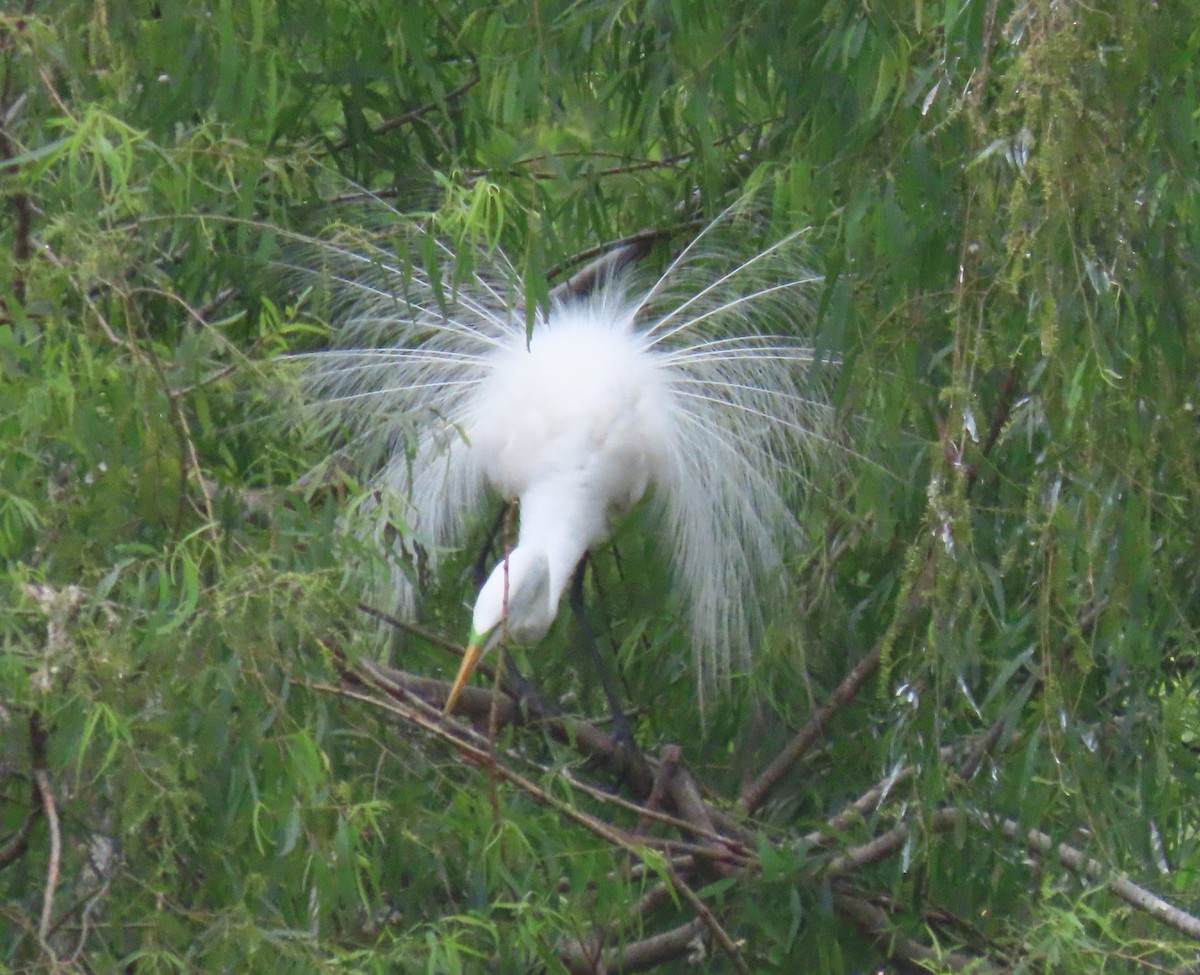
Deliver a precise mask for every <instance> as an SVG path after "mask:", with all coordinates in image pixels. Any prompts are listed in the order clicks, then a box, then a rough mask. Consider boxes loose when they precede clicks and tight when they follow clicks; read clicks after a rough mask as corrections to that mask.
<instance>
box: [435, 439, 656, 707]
mask: <svg viewBox="0 0 1200 975" xmlns="http://www.w3.org/2000/svg"><path fill="white" fill-rule="evenodd" d="M589 466H590V465H589V464H587V463H586V462H585V463H583V464H581V465H579V466H578V467H574V468H570V469H568V470H567V471H564V472H559V473H557V474H556V476H554V477H553V478H547V479H546V480H543V481H539V482H537V483H536V484H533V485H531V486H530V487H529V489H528V490H527V491H526V492H525V493H524V494H522V495H521V530H520V533H519V535H518V538H517V545H516V547H515V548H514V549H513V550H512V551H511V552H510V553H509V554H508V556H507V558H506V559H505V560H503V561H501V562H500V564H499V565H497V566H496V568H495V569H493V570H492V574H491V575H490V576H489V577H488V580H487V582H486V583H484V585H483V588H482V589H480V591H479V597H478V599H477V600H476V601H475V611H474V614H473V617H472V622H471V636H470V639H469V640H468V641H467V650H466V653H465V654H464V655H463V660H462V664H461V666H460V667H459V669H458V674H457V676H456V677H455V678H454V684H453V685H452V686H451V688H450V693H449V694H448V695H447V697H446V706H445V713H446V714H450V713H451V712H452V711H453V709H454V705H455V704H456V703H457V702H458V698H459V696H460V695H461V694H462V689H463V687H465V686H466V683H467V681H468V680H469V679H470V676H471V673H472V672H473V671H474V670H475V667H476V665H477V664H478V663H479V660H480V659H481V658H482V657H483V655H484V654H485V653H486V652H487V651H489V650H491V649H492V647H494V646H495V645H496V644H497V643H499V642H500V638H501V637H502V636H503V635H504V633H505V631H506V630H507V633H508V634H509V635H511V636H512V637H513V639H515V640H518V641H520V642H522V643H535V642H537V641H538V640H540V639H541V638H542V637H543V636H545V635H546V631H547V630H549V629H550V625H551V624H552V623H553V622H554V617H555V615H556V614H557V612H558V603H559V600H560V599H561V598H562V594H563V591H564V590H565V589H566V588H567V583H568V582H570V579H571V573H572V572H573V571H574V570H575V567H576V566H577V565H578V564H579V562H580V560H581V559H582V558H583V556H584V554H585V553H586V552H587V550H588V549H589V548H590V547H591V546H592V545H594V544H596V543H597V542H600V541H602V540H603V539H604V538H605V537H606V536H607V534H608V519H607V517H606V516H605V512H606V509H607V508H608V507H610V506H611V499H610V496H609V492H607V491H602V492H600V493H601V494H602V497H600V498H597V497H596V494H597V491H596V488H597V487H598V486H600V485H597V484H596V482H595V480H594V478H592V477H590V476H589V475H590V473H591V472H590V471H588V467H589ZM644 490H645V485H644V484H642V486H641V488H640V490H638V492H637V493H638V496H640V494H641V493H642V492H643V491H644ZM624 494H625V497H623V498H622V499H621V500H622V502H628V501H629V498H628V495H629V491H628V490H626V491H625V492H624ZM636 500H637V498H634V499H633V501H636ZM598 502H599V503H598ZM506 614H507V615H506ZM506 619H507V625H505V622H506Z"/></svg>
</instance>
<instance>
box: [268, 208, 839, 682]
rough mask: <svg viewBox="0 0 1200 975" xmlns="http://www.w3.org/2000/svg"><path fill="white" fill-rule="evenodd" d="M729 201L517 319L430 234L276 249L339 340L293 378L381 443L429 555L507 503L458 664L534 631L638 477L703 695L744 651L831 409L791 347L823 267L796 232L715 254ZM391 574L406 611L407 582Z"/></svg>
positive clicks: (729, 232) (807, 363) (627, 501)
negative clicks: (466, 651) (510, 506)
mask: <svg viewBox="0 0 1200 975" xmlns="http://www.w3.org/2000/svg"><path fill="white" fill-rule="evenodd" d="M745 210H746V208H745V207H744V206H738V207H734V208H733V209H731V210H730V211H727V212H726V214H724V215H723V216H722V217H721V218H719V219H718V220H717V221H716V222H714V224H712V225H710V227H709V228H708V229H707V230H706V231H705V232H704V233H702V234H701V235H700V236H699V237H698V238H697V239H696V240H694V241H693V242H692V243H691V244H690V245H689V246H688V247H687V248H686V249H685V250H684V251H683V253H681V254H680V256H679V257H678V258H676V260H675V261H674V262H673V263H672V264H671V266H670V267H669V268H668V269H667V271H666V273H665V274H664V275H663V276H662V277H661V278H659V279H658V280H657V282H655V283H654V284H653V285H652V286H651V287H649V288H648V289H646V290H644V291H643V292H641V293H638V292H636V291H635V289H634V284H633V281H632V279H631V278H629V277H628V276H625V277H622V278H617V279H612V278H610V279H607V280H603V281H601V282H600V284H599V286H598V287H597V288H596V289H595V290H594V291H593V292H592V293H591V294H590V295H589V296H587V297H585V298H579V299H570V300H562V301H558V300H556V301H554V302H553V303H552V305H551V307H550V308H549V310H548V311H547V312H541V311H539V312H538V313H536V314H534V315H533V319H532V326H531V327H527V323H526V317H525V316H524V315H523V314H522V313H521V312H520V310H519V309H517V308H515V307H514V306H515V303H514V302H513V301H511V300H510V299H509V297H508V295H509V294H510V293H511V290H512V289H511V283H512V281H513V280H514V275H512V274H511V269H510V268H508V267H507V265H506V264H504V262H503V260H502V258H500V259H497V267H498V272H499V273H496V274H491V275H489V274H488V273H485V272H483V271H480V270H476V271H474V272H473V273H472V274H471V275H470V276H469V277H468V279H467V280H465V281H463V282H459V283H457V284H454V285H450V284H449V283H447V284H445V285H442V284H440V283H439V282H440V281H442V280H444V281H446V282H450V281H452V280H453V260H452V255H450V254H449V252H448V251H446V250H445V249H444V248H442V249H441V251H440V253H441V259H443V260H444V264H445V266H444V267H440V268H436V269H434V270H435V276H431V275H430V274H429V273H427V272H426V271H423V270H421V269H420V268H419V267H408V266H407V265H405V264H403V263H402V262H400V261H398V260H397V259H396V258H395V256H394V255H393V253H392V252H391V251H388V250H384V249H381V248H378V247H364V246H362V245H361V244H357V245H355V246H352V247H351V246H339V245H336V244H331V243H318V242H316V241H311V240H310V241H308V242H307V244H308V248H307V253H306V254H305V255H303V256H302V257H301V258H300V259H299V260H292V261H291V262H290V263H289V265H288V266H289V267H291V268H292V269H293V270H296V271H300V272H302V273H304V274H306V275H320V276H321V277H322V280H323V281H324V282H325V283H326V284H327V285H328V286H329V287H330V288H331V290H332V293H333V295H334V298H335V308H336V321H335V322H334V325H335V326H336V330H337V332H336V334H337V338H338V344H339V347H338V348H335V349H332V350H330V351H327V352H322V353H317V354H314V355H312V356H308V357H306V360H307V362H306V365H307V369H306V376H307V385H308V391H309V393H310V394H311V396H312V398H313V401H314V402H315V403H317V404H318V405H319V407H321V408H322V409H324V410H326V411H330V412H332V413H333V414H335V415H336V417H337V420H338V422H339V423H340V424H342V425H343V427H344V428H345V429H347V430H348V431H349V433H350V445H351V449H352V451H357V452H358V453H359V455H360V456H362V457H364V458H367V457H370V456H382V464H381V467H380V469H379V472H378V474H377V475H376V483H377V486H378V487H379V488H380V489H382V490H386V491H390V492H394V493H395V494H396V495H398V496H399V497H400V498H402V499H404V502H403V503H404V504H405V505H406V506H407V507H406V510H407V512H408V519H407V520H408V524H409V527H410V528H411V530H412V531H413V532H414V533H415V535H416V537H417V539H418V540H419V541H421V542H422V544H423V545H424V547H425V549H426V550H427V552H428V553H429V556H430V560H431V563H432V567H433V568H434V569H436V564H437V560H438V556H439V554H440V553H441V552H442V551H443V550H444V549H445V548H447V547H454V546H458V545H461V544H462V543H463V541H464V540H465V537H466V535H467V534H468V532H469V530H470V529H471V527H472V526H473V525H474V524H475V522H476V519H477V517H478V515H479V514H480V510H481V508H482V505H483V501H484V499H485V496H486V494H487V491H488V489H489V488H491V489H494V490H495V491H496V492H498V493H499V494H500V495H502V496H503V497H505V498H508V499H513V500H518V501H519V502H520V530H519V536H518V541H517V545H516V547H515V548H514V549H513V551H512V553H511V554H510V556H509V558H508V560H507V568H506V567H505V564H504V562H503V561H502V562H501V563H500V564H499V565H498V566H497V567H496V569H495V570H494V571H493V573H492V575H491V577H490V578H489V579H488V581H487V583H486V584H485V585H484V587H483V589H482V590H481V591H480V594H479V597H478V599H477V601H476V605H475V610H474V616H473V632H472V643H473V644H474V645H475V650H474V654H475V656H474V659H477V656H478V653H479V652H480V651H481V650H482V649H484V648H486V647H487V646H490V645H491V643H494V642H495V639H496V637H497V635H498V634H499V633H500V632H501V631H502V630H506V631H507V632H508V633H509V635H510V636H512V637H513V638H515V639H520V640H525V641H536V640H538V639H540V638H541V637H542V636H544V635H545V633H546V631H547V630H548V628H549V627H550V625H551V623H552V622H553V620H554V617H555V614H556V612H557V608H558V603H559V598H560V597H561V595H562V593H563V591H564V589H565V587H566V586H567V584H568V582H569V580H570V577H571V573H572V571H573V570H574V568H575V567H576V565H577V564H578V563H579V561H580V560H581V559H582V557H583V555H584V554H585V553H586V552H587V551H588V550H589V548H591V547H593V546H595V545H596V544H598V543H600V542H602V541H604V540H605V539H606V538H607V537H608V535H609V532H610V529H611V526H612V524H613V521H614V519H617V518H619V517H620V515H622V514H623V513H625V512H627V511H628V510H629V509H630V508H631V507H632V506H633V505H635V504H636V503H637V502H638V501H639V500H640V499H641V498H642V497H643V496H644V495H645V494H646V493H647V491H649V490H651V489H652V491H651V493H652V495H653V498H654V504H655V505H656V506H657V507H658V509H659V514H660V518H659V529H658V537H659V540H660V544H661V548H662V550H663V554H664V555H665V556H666V558H667V559H668V560H669V561H670V563H671V565H672V567H673V573H674V579H673V581H674V584H675V586H676V587H677V589H678V590H679V593H680V595H681V596H682V598H683V602H684V604H685V605H686V607H687V612H688V615H689V617H690V623H691V627H690V630H691V638H692V641H693V644H694V646H695V650H696V659H697V665H698V676H699V679H700V681H701V687H703V686H704V684H705V683H707V682H709V681H711V680H712V679H714V678H721V677H722V676H725V675H728V674H729V673H730V671H731V670H732V669H734V668H735V667H737V666H739V665H741V664H742V663H744V662H745V660H746V658H747V654H748V652H749V649H750V647H751V646H752V643H753V641H754V640H755V639H757V637H758V635H759V633H760V631H761V623H762V620H763V617H764V608H765V607H766V605H767V604H768V603H769V602H770V601H771V600H772V599H773V598H776V597H778V596H779V595H780V594H781V593H782V592H783V581H784V579H783V575H784V573H783V571H782V559H783V555H784V552H785V551H786V549H787V548H788V547H789V544H790V543H791V542H793V541H794V540H795V539H796V537H797V534H798V528H797V524H796V521H795V519H794V517H793V516H792V514H791V511H790V508H789V502H788V499H787V496H788V495H791V494H793V493H794V492H793V488H794V487H795V486H796V485H798V484H800V483H801V482H802V481H803V480H804V476H805V463H804V462H805V460H806V459H807V457H808V455H809V454H810V452H811V451H812V450H813V449H814V448H815V447H817V446H819V445H820V444H822V443H823V442H824V441H825V439H826V437H825V433H824V429H825V426H826V419H827V411H828V407H827V406H826V405H825V404H824V401H823V398H822V397H821V396H820V390H821V388H822V383H821V381H820V378H819V376H818V375H817V374H816V372H815V371H814V368H813V365H814V363H813V354H812V351H811V349H810V347H809V345H808V344H807V341H806V337H807V333H808V329H809V327H810V317H811V316H810V310H809V301H808V296H809V294H810V293H811V290H812V288H811V286H812V285H813V284H814V283H815V282H816V281H817V278H816V277H815V276H814V275H813V274H811V273H810V272H808V271H807V270H805V269H804V268H803V266H802V265H801V264H800V263H799V262H798V261H797V259H796V251H797V249H798V247H797V243H798V239H799V234H792V235H789V236H788V237H785V238H784V239H783V240H781V241H779V242H777V243H776V244H774V245H773V246H772V247H770V248H768V249H767V250H765V251H762V252H760V253H759V254H757V255H755V256H754V257H752V258H750V259H749V260H743V261H740V262H735V261H731V260H730V258H729V253H728V250H727V249H726V248H723V247H722V246H720V244H719V243H718V240H719V239H729V238H731V237H733V236H734V235H736V234H738V233H743V234H744V233H745V232H746V231H747V230H748V229H750V228H752V227H754V226H757V224H756V223H755V222H754V221H753V219H750V218H748V216H747V213H746V212H745ZM422 240H424V242H425V243H426V244H428V243H429V242H428V240H427V239H425V238H422ZM429 249H430V248H429V247H426V250H427V251H428V250H429ZM314 258H316V259H318V260H317V261H316V262H315V263H314V260H313V259H314ZM435 277H436V279H435ZM391 585H392V587H393V588H394V600H395V602H396V603H397V604H398V605H399V608H400V610H401V611H402V612H411V611H412V610H413V609H414V605H415V593H414V592H413V588H412V586H411V584H410V583H409V582H408V575H407V574H405V573H400V572H397V573H396V574H395V575H394V577H393V580H392V583H391ZM506 608H507V614H508V618H507V624H506V626H501V623H502V619H503V616H504V611H505V609H506ZM473 666H474V662H473V659H472V660H470V661H469V662H465V663H464V667H463V671H462V672H460V680H459V683H458V686H461V683H462V680H465V677H466V676H467V675H468V674H469V672H470V669H471V667H473ZM456 693H457V691H456V692H455V695H456Z"/></svg>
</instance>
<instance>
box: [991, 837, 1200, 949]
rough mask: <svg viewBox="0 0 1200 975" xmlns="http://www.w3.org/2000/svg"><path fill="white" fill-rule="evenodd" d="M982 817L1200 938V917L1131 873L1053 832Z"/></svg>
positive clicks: (1157, 917)
mask: <svg viewBox="0 0 1200 975" xmlns="http://www.w3.org/2000/svg"><path fill="white" fill-rule="evenodd" d="M979 820H980V822H981V823H983V825H985V826H988V827H991V828H999V829H1000V830H1002V831H1003V832H1004V835H1005V836H1009V837H1011V838H1012V839H1014V840H1019V841H1020V842H1022V843H1024V844H1025V846H1026V847H1028V848H1029V849H1030V850H1032V851H1033V852H1035V853H1038V854H1040V855H1042V856H1056V857H1057V858H1058V862H1059V863H1061V864H1062V865H1063V866H1064V867H1066V868H1067V869H1068V870H1070V871H1071V872H1072V873H1077V874H1079V875H1080V876H1084V877H1087V878H1088V879H1090V880H1094V881H1096V882H1097V883H1102V884H1104V886H1105V887H1106V888H1107V889H1108V891H1109V893H1111V894H1113V895H1115V896H1116V897H1119V898H1121V900H1123V901H1125V903H1126V904H1129V905H1130V906H1131V907H1136V908H1137V909H1138V910H1140V911H1145V912H1146V913H1147V914H1149V915H1150V916H1151V917H1153V918H1155V919H1157V920H1159V921H1161V922H1162V923H1163V924H1166V925H1169V926H1170V927H1173V928H1174V929H1175V930H1176V931H1180V932H1182V933H1183V934H1186V935H1188V936H1189V937H1192V938H1195V939H1197V940H1198V941H1200V918H1198V917H1196V916H1195V915H1194V914H1188V913H1187V912H1186V911H1183V910H1181V909H1180V908H1178V907H1176V906H1175V905H1174V904H1171V903H1168V902H1167V901H1165V900H1163V899H1162V898H1161V897H1159V896H1158V895H1157V894H1152V893H1151V892H1150V891H1148V890H1146V888H1145V887H1140V886H1138V885H1137V884H1135V883H1134V882H1133V881H1132V880H1130V879H1129V878H1128V877H1126V876H1124V875H1123V874H1120V873H1116V872H1114V871H1112V870H1110V869H1109V868H1107V867H1105V866H1104V865H1103V864H1102V863H1100V862H1099V861H1097V860H1092V859H1091V858H1089V857H1087V856H1085V855H1084V854H1083V853H1082V852H1081V851H1079V850H1077V849H1075V847H1073V846H1068V845H1067V844H1066V843H1058V844H1055V842H1054V840H1053V839H1051V838H1050V836H1049V834H1047V833H1043V832H1042V831H1041V830H1036V829H1028V830H1027V829H1024V828H1022V826H1021V825H1020V824H1019V823H1016V822H1014V821H1013V820H1011V819H1002V818H1000V817H998V816H993V815H990V814H988V813H982V814H980V816H979Z"/></svg>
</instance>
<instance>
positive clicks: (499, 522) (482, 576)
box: [471, 504, 509, 589]
mask: <svg viewBox="0 0 1200 975" xmlns="http://www.w3.org/2000/svg"><path fill="white" fill-rule="evenodd" d="M508 507H509V506H508V505H507V504H502V505H500V510H499V511H497V512H496V517H495V519H494V520H493V521H492V527H491V528H489V529H488V533H487V538H485V539H484V540H483V545H482V546H481V547H480V549H479V557H478V558H477V559H476V560H475V564H474V565H472V566H471V578H472V580H474V582H475V588H476V589H479V588H480V587H481V586H482V585H483V584H484V583H485V582H486V581H487V577H488V562H489V561H490V560H491V555H492V548H493V547H494V546H495V544H496V539H497V538H499V537H500V530H501V529H502V528H503V527H504V519H505V518H506V517H507V516H508Z"/></svg>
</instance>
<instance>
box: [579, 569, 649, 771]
mask: <svg viewBox="0 0 1200 975" xmlns="http://www.w3.org/2000/svg"><path fill="white" fill-rule="evenodd" d="M586 572H587V559H586V558H584V560H583V561H582V562H580V563H579V567H578V568H577V569H576V570H575V575H574V577H573V578H572V579H571V591H570V595H569V596H568V597H567V598H568V601H569V602H570V605H571V612H572V613H574V614H575V620H576V622H578V624H579V638H580V642H581V643H583V645H584V649H585V650H586V651H587V655H588V657H589V658H590V659H591V661H592V667H593V668H594V669H595V671H596V676H598V677H599V678H600V686H601V687H603V688H604V696H605V697H607V698H608V709H609V711H611V712H612V719H613V741H614V742H615V743H616V744H618V745H620V746H621V747H623V748H629V747H632V746H633V744H634V742H633V726H632V725H631V724H630V723H629V716H628V715H627V714H626V713H625V710H624V709H623V708H622V707H621V695H620V693H619V692H618V690H617V685H616V683H615V682H614V681H613V675H612V671H611V670H610V669H609V667H608V664H607V662H606V661H605V660H604V655H603V654H602V653H601V652H600V645H599V644H598V643H597V642H596V635H595V633H594V632H593V631H592V626H591V623H590V622H589V621H588V618H587V613H586V612H585V611H584V608H583V579H584V574H585V573H586Z"/></svg>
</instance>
